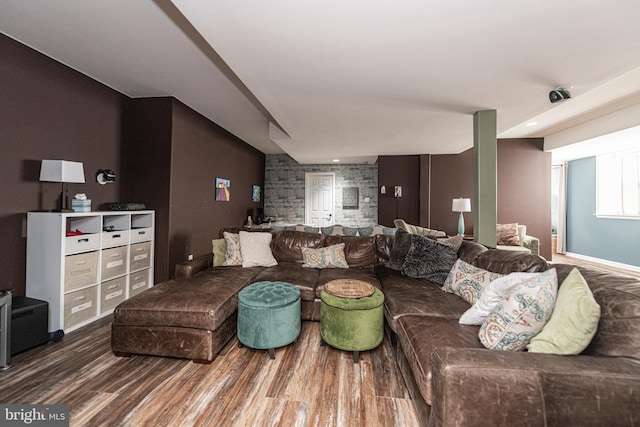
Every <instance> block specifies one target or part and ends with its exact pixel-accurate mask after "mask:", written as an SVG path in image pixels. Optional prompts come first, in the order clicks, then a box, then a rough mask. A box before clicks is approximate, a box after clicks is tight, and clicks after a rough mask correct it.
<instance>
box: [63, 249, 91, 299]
mask: <svg viewBox="0 0 640 427" xmlns="http://www.w3.org/2000/svg"><path fill="white" fill-rule="evenodd" d="M97 282H98V252H97V251H96V252H88V253H84V254H78V255H67V256H66V257H64V290H65V292H69V291H72V290H75V289H79V288H82V287H85V286H89V285H93V284H94V283H97Z"/></svg>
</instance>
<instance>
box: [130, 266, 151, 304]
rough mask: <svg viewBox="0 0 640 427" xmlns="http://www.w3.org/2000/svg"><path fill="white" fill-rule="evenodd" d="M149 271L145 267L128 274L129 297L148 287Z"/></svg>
mask: <svg viewBox="0 0 640 427" xmlns="http://www.w3.org/2000/svg"><path fill="white" fill-rule="evenodd" d="M149 272H150V270H149V269H148V268H147V269H146V270H140V271H136V272H135V273H131V274H130V275H129V297H132V296H134V295H137V294H139V293H140V292H142V291H144V290H146V289H148V288H149Z"/></svg>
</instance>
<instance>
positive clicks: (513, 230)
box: [496, 223, 520, 246]
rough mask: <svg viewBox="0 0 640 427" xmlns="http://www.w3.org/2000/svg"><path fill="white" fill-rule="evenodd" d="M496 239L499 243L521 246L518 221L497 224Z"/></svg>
mask: <svg viewBox="0 0 640 427" xmlns="http://www.w3.org/2000/svg"><path fill="white" fill-rule="evenodd" d="M496 239H497V244H498V245H505V246H520V237H519V236H518V223H514V224H497V225H496Z"/></svg>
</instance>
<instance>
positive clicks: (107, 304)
mask: <svg viewBox="0 0 640 427" xmlns="http://www.w3.org/2000/svg"><path fill="white" fill-rule="evenodd" d="M126 290H127V276H122V277H119V278H117V279H113V280H109V281H108V282H102V283H101V284H100V314H103V313H106V312H108V311H111V310H113V309H114V308H115V307H116V305H118V304H120V303H121V302H122V301H124V300H125V297H126Z"/></svg>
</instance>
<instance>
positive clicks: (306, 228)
mask: <svg viewBox="0 0 640 427" xmlns="http://www.w3.org/2000/svg"><path fill="white" fill-rule="evenodd" d="M303 231H304V232H305V233H320V227H309V226H308V225H305V226H304V230H303Z"/></svg>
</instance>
